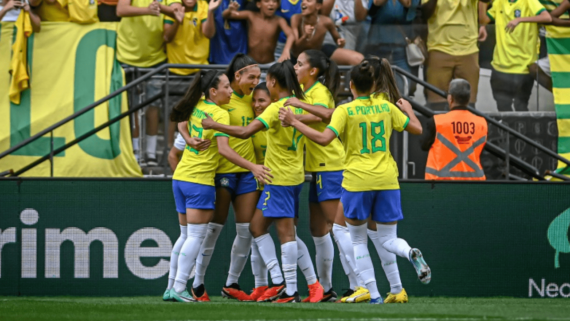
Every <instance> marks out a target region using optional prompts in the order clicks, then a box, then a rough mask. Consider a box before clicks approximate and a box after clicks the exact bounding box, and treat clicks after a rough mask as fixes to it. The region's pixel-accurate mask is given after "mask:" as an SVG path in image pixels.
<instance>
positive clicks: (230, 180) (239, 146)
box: [192, 54, 268, 301]
mask: <svg viewBox="0 0 570 321" xmlns="http://www.w3.org/2000/svg"><path fill="white" fill-rule="evenodd" d="M226 75H227V76H228V79H229V81H230V86H231V88H232V90H233V93H232V96H231V100H230V102H229V103H228V104H224V105H221V106H220V107H221V108H222V109H224V110H226V111H227V112H228V114H229V116H230V125H232V126H247V124H249V123H250V122H251V121H252V120H253V117H254V116H253V111H252V108H251V94H252V92H253V88H254V87H255V86H256V85H257V83H258V82H259V77H260V75H261V70H260V69H259V67H258V65H257V63H256V62H255V60H253V59H252V58H251V57H249V56H246V55H244V54H237V55H236V56H235V57H234V59H233V60H232V61H231V63H230V64H229V66H228V69H227V71H226ZM229 145H230V147H231V148H232V149H233V150H234V151H235V152H236V153H238V154H239V156H240V158H241V160H242V161H245V162H246V163H247V164H248V166H246V167H241V166H239V165H238V164H236V163H234V162H232V161H230V160H229V159H227V158H221V159H220V163H219V165H218V168H217V169H216V177H215V184H216V209H215V211H214V218H213V220H212V222H210V223H209V225H208V233H207V234H206V238H205V239H204V242H203V244H202V248H201V249H200V255H198V259H197V261H196V277H195V278H194V282H193V285H192V294H193V295H194V298H195V299H196V300H198V301H210V299H209V297H208V294H207V292H206V290H205V287H204V276H205V274H206V269H207V268H208V265H209V264H210V259H211V258H212V253H213V252H214V247H215V245H216V241H217V240H218V237H219V236H220V232H221V231H222V229H223V227H224V224H225V222H226V220H227V218H228V212H229V208H230V203H232V204H233V208H234V212H235V219H236V232H237V233H236V234H237V235H236V237H235V239H234V243H233V246H232V251H231V260H230V269H229V273H228V278H227V280H226V284H225V286H224V287H223V288H222V295H223V296H224V297H228V298H232V299H237V300H240V301H249V300H250V298H249V295H248V294H246V293H245V292H243V291H242V290H241V288H240V286H239V285H238V279H239V276H240V275H241V272H242V270H243V268H244V266H245V263H246V262H247V257H248V255H249V249H250V247H251V242H252V237H251V233H250V232H249V222H250V221H251V218H252V216H253V213H254V212H255V206H256V204H257V201H258V200H259V191H258V184H257V181H256V179H255V177H258V176H259V175H264V171H265V170H267V169H265V170H264V167H263V165H258V166H253V165H255V164H256V161H255V152H254V148H253V143H252V140H251V139H238V138H235V137H230V139H229ZM255 171H257V172H255ZM254 176H255V177H254ZM265 178H268V177H265Z"/></svg>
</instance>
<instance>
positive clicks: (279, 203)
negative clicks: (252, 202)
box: [257, 184, 303, 218]
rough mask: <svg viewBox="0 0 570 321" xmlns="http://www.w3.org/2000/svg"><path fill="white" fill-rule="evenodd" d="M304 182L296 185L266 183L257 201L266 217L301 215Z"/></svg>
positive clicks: (258, 206)
mask: <svg viewBox="0 0 570 321" xmlns="http://www.w3.org/2000/svg"><path fill="white" fill-rule="evenodd" d="M302 189H303V184H299V185H294V186H280V185H265V189H264V190H263V193H261V197H260V198H259V202H257V208H258V209H260V210H261V211H263V216H264V217H274V218H294V217H297V216H298V215H299V197H300V195H301V190H302Z"/></svg>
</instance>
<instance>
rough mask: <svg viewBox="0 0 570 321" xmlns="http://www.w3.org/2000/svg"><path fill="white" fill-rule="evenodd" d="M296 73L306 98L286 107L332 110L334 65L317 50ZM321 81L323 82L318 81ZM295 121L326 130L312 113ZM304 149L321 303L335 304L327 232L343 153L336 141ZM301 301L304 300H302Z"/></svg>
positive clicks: (337, 77) (307, 52) (311, 144)
mask: <svg viewBox="0 0 570 321" xmlns="http://www.w3.org/2000/svg"><path fill="white" fill-rule="evenodd" d="M295 72H296V73H297V79H298V80H299V83H301V85H303V88H304V89H305V96H306V97H307V99H306V102H302V101H300V100H298V99H296V98H290V99H289V100H287V103H286V105H288V106H294V107H298V108H303V109H305V108H307V105H309V108H311V107H312V108H320V109H326V108H329V109H334V108H335V100H334V96H335V95H336V92H337V89H338V85H339V82H340V75H339V72H338V67H337V65H336V63H335V62H333V61H331V60H330V59H329V58H327V56H326V55H325V54H324V53H323V52H322V51H320V50H312V49H311V50H305V51H304V52H302V53H301V54H300V55H299V57H298V58H297V64H296V65H295ZM321 78H323V82H324V83H321V82H320V81H319V79H321ZM297 118H298V119H299V120H301V121H303V122H304V123H306V124H309V126H310V127H311V128H313V129H315V130H318V131H319V132H322V131H324V130H325V128H326V127H327V124H326V123H324V122H322V121H321V119H320V118H318V117H316V116H314V115H312V114H308V113H307V115H299V116H297ZM306 148H307V154H306V159H305V170H306V171H307V172H312V173H313V180H312V181H311V185H310V190H309V209H310V215H311V216H310V229H311V234H312V236H313V240H314V242H315V248H316V252H317V255H316V260H315V262H316V264H317V271H318V273H319V281H320V284H321V285H322V286H323V289H324V292H325V293H324V295H323V299H322V300H321V301H322V302H334V301H336V299H337V294H336V292H334V290H333V288H332V263H333V259H334V246H333V243H332V239H331V237H330V231H331V227H332V225H333V223H334V221H335V216H336V214H337V208H338V202H339V199H340V195H341V192H342V188H341V182H342V170H343V169H344V158H345V154H344V149H343V148H342V143H341V142H340V140H338V139H335V140H334V141H333V142H332V143H331V144H330V145H328V146H326V147H323V146H321V145H319V144H316V143H315V142H313V141H310V140H308V141H307V142H306ZM307 282H309V281H307ZM309 284H310V283H309ZM311 291H318V289H313V288H311V287H310V288H309V292H311ZM308 299H309V298H307V299H306V300H308ZM303 302H306V301H305V300H303Z"/></svg>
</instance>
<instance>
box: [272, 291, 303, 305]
mask: <svg viewBox="0 0 570 321" xmlns="http://www.w3.org/2000/svg"><path fill="white" fill-rule="evenodd" d="M297 302H301V298H300V297H299V292H295V294H293V295H291V296H289V295H287V292H285V291H283V293H281V295H280V296H279V299H277V301H274V302H273V303H297Z"/></svg>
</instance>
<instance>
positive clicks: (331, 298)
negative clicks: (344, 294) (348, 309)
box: [321, 288, 338, 302]
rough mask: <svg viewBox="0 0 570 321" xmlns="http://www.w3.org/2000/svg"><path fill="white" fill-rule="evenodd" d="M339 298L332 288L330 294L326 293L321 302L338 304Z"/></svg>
mask: <svg viewBox="0 0 570 321" xmlns="http://www.w3.org/2000/svg"><path fill="white" fill-rule="evenodd" d="M337 298H338V295H337V294H336V292H335V291H334V290H333V289H332V288H331V289H330V290H328V292H325V294H324V295H323V298H322V299H321V302H336V299H337Z"/></svg>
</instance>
